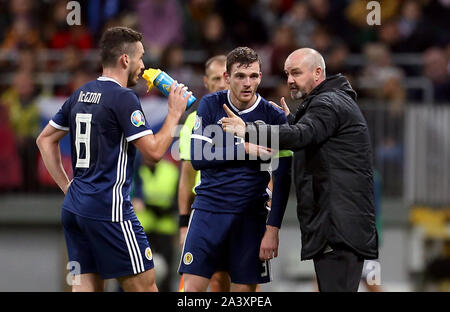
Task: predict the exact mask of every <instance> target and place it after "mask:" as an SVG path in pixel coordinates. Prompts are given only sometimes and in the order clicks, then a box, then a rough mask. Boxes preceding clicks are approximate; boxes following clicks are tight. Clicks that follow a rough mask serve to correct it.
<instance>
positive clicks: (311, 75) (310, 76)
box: [284, 48, 325, 100]
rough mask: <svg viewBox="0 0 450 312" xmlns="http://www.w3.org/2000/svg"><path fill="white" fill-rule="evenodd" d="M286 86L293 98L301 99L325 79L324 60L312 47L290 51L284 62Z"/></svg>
mask: <svg viewBox="0 0 450 312" xmlns="http://www.w3.org/2000/svg"><path fill="white" fill-rule="evenodd" d="M284 71H285V73H286V75H287V76H288V81H287V83H288V86H289V90H290V92H291V97H292V98H293V99H294V100H298V99H302V98H304V97H305V96H306V95H308V94H309V93H310V92H311V90H312V89H314V88H315V87H316V86H318V85H319V84H320V83H321V82H322V81H324V80H325V61H324V59H323V57H322V55H320V53H319V52H317V51H316V50H314V49H310V48H302V49H298V50H295V51H294V52H292V53H291V54H290V55H289V56H288V57H287V59H286V62H285V63H284Z"/></svg>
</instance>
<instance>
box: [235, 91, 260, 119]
mask: <svg viewBox="0 0 450 312" xmlns="http://www.w3.org/2000/svg"><path fill="white" fill-rule="evenodd" d="M227 99H228V103H230V106H231V108H233V109H234V110H235V111H236V112H237V113H238V114H239V115H242V114H247V113H250V112H251V111H252V110H254V109H255V108H256V107H257V106H258V104H259V102H261V96H260V95H259V94H258V93H257V94H256V101H255V103H254V104H253V105H252V106H250V107H249V108H247V109H244V110H242V111H240V110H239V109H238V108H237V107H236V106H234V105H233V102H231V98H230V90H229V89H228V92H227Z"/></svg>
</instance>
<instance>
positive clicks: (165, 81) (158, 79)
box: [142, 68, 197, 109]
mask: <svg viewBox="0 0 450 312" xmlns="http://www.w3.org/2000/svg"><path fill="white" fill-rule="evenodd" d="M142 77H143V78H144V79H145V80H147V87H148V89H147V92H148V91H150V89H151V88H153V86H156V87H158V89H159V91H161V92H162V94H164V95H165V96H169V92H170V86H171V85H172V83H173V81H174V80H173V79H172V77H170V76H169V75H168V74H167V73H166V72H163V71H162V70H160V69H154V68H149V69H146V70H144V73H143V74H142ZM186 93H187V91H186ZM196 100H197V98H196V97H195V96H193V95H191V96H190V97H189V99H188V102H187V105H186V109H188V108H189V107H191V105H192V104H193V103H194V102H195V101H196Z"/></svg>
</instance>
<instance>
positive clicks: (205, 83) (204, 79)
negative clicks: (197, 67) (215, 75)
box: [203, 76, 208, 89]
mask: <svg viewBox="0 0 450 312" xmlns="http://www.w3.org/2000/svg"><path fill="white" fill-rule="evenodd" d="M203 85H204V86H205V88H206V89H208V78H207V77H206V76H203Z"/></svg>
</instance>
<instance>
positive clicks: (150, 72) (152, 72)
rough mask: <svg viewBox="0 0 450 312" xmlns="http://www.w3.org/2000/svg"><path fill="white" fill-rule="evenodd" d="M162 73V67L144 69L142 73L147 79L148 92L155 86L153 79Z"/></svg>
mask: <svg viewBox="0 0 450 312" xmlns="http://www.w3.org/2000/svg"><path fill="white" fill-rule="evenodd" d="M159 74H161V70H160V69H154V68H149V69H146V70H144V73H143V74H142V78H144V79H145V80H147V92H149V91H150V90H151V89H152V88H153V81H154V80H155V79H156V77H158V75H159Z"/></svg>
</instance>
